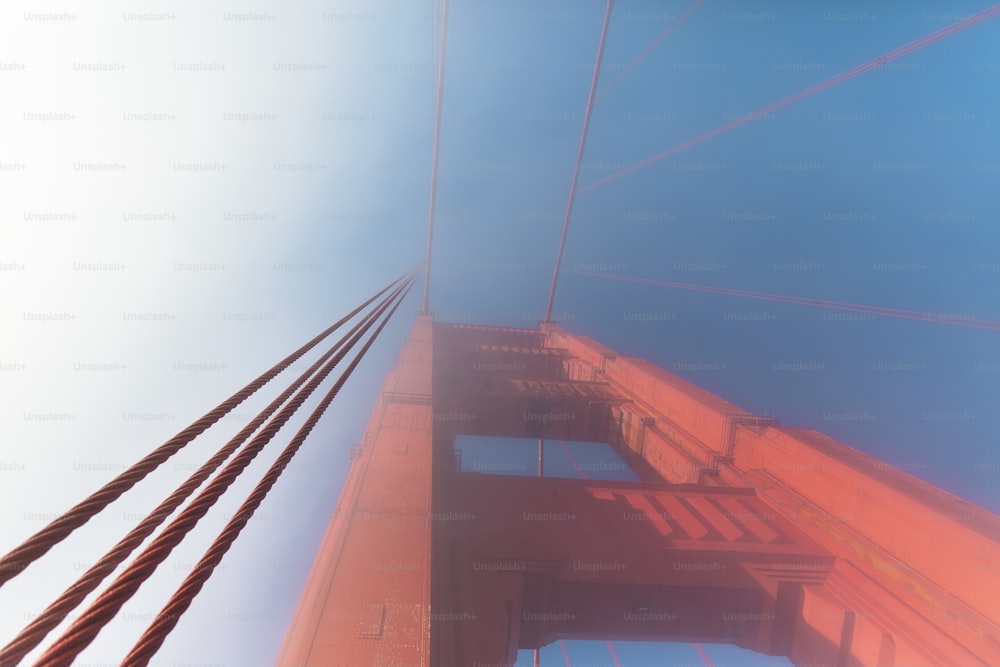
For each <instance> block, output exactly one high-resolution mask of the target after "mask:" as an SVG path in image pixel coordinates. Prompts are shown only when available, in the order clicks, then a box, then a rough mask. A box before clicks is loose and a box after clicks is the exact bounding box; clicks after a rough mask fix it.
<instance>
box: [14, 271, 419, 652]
mask: <svg viewBox="0 0 1000 667" xmlns="http://www.w3.org/2000/svg"><path fill="white" fill-rule="evenodd" d="M403 288H404V285H400V286H399V287H397V288H396V289H395V290H393V291H392V292H391V293H390V294H389V295H388V296H386V297H385V298H384V299H383V301H382V302H381V303H380V304H379V306H381V305H382V304H384V303H388V302H390V301H391V300H392V299H394V298H395V297H396V296H397V295H398V294H399V293H400V291H401V290H402V289H403ZM373 317H374V311H373V312H372V313H369V314H367V315H366V316H365V318H364V319H363V320H362V321H361V322H359V323H358V324H356V325H355V326H354V327H353V328H352V329H351V330H350V331H349V332H348V333H346V334H345V335H344V336H343V337H341V339H340V340H338V341H337V342H336V343H335V344H334V345H333V346H332V347H331V348H330V349H329V350H327V351H326V352H324V353H323V355H322V356H321V357H320V358H319V359H317V360H316V361H315V362H314V363H313V364H312V365H311V366H310V367H309V368H308V369H306V370H305V371H304V372H303V373H302V374H301V375H300V376H299V377H298V378H296V379H295V381H294V382H292V384H291V385H289V386H288V387H287V388H286V389H285V390H284V391H283V392H282V393H281V395H280V396H278V397H277V398H275V399H274V400H273V401H271V403H270V404H268V405H267V407H265V408H264V409H263V410H261V411H260V412H259V413H258V414H257V416H256V417H254V419H253V420H252V421H251V422H250V423H249V424H247V425H246V426H245V427H243V429H242V430H240V432H239V433H237V434H236V435H235V436H233V437H232V438H231V439H230V440H229V441H228V442H227V443H226V444H225V445H223V447H222V448H220V449H219V451H217V452H216V453H215V454H214V455H213V456H212V457H211V458H210V459H209V460H208V461H206V462H205V464H204V465H202V466H201V467H200V468H198V470H196V471H195V472H194V473H193V474H192V475H191V476H190V477H188V479H187V480H186V481H185V482H184V483H183V484H181V485H180V486H179V487H177V489H175V490H174V492H173V493H171V494H170V496H168V497H167V498H166V499H165V500H164V501H163V502H162V503H160V504H159V505H158V506H157V507H156V508H155V509H154V510H152V511H151V512H150V513H149V514H148V515H147V516H146V517H145V518H144V519H143V520H142V521H141V522H140V523H139V524H138V525H137V526H136V527H135V528H133V529H132V530H131V531H129V533H128V534H127V535H125V537H123V538H122V539H121V540H120V541H119V542H118V544H116V545H115V546H114V547H112V549H111V550H110V551H108V553H106V554H105V555H104V556H102V557H101V559H100V560H99V561H98V562H97V563H95V564H94V565H93V566H92V567H91V568H90V569H88V570H87V571H86V572H84V574H83V575H82V576H81V577H80V578H79V579H77V581H76V582H75V583H73V585H72V586H70V587H69V588H67V589H66V590H65V591H64V592H63V593H62V594H61V595H60V596H59V597H58V598H57V599H56V600H55V601H54V602H52V603H51V604H50V605H49V606H48V607H47V608H46V609H45V611H43V612H42V613H41V614H40V615H39V616H38V617H37V618H35V619H34V620H33V621H32V622H31V623H29V624H28V625H27V626H25V627H24V628H23V629H22V630H21V632H20V633H18V635H17V636H16V637H14V639H13V640H11V641H10V642H9V643H8V644H7V645H6V646H4V647H3V649H0V665H16V664H17V663H18V662H20V661H21V660H22V659H23V658H24V656H25V655H27V654H28V652H29V651H31V650H32V649H33V648H35V647H36V646H38V644H40V643H41V642H42V640H44V639H45V636H46V635H47V634H48V633H49V632H50V631H51V630H52V628H54V627H56V626H57V625H59V624H60V623H61V622H62V621H63V619H64V618H66V615H67V614H68V613H69V612H70V611H72V610H73V609H75V608H76V607H77V606H78V605H79V604H80V603H81V602H83V600H84V599H85V598H86V597H87V595H89V594H90V593H91V592H92V591H93V590H94V589H96V588H97V587H98V586H99V585H100V583H101V582H102V581H104V579H105V578H106V577H107V576H108V575H109V574H110V573H111V572H113V571H114V570H115V568H117V567H118V566H119V565H120V564H121V563H122V562H123V561H124V560H125V559H126V558H128V556H129V554H131V553H132V552H133V551H134V550H135V549H136V547H138V546H139V545H140V544H141V543H142V542H143V540H145V539H146V538H147V537H149V535H150V534H152V532H153V531H154V530H156V528H157V526H159V525H160V524H162V523H163V522H164V521H165V520H166V519H167V517H168V516H170V514H171V513H172V512H173V511H174V510H175V509H177V508H178V507H179V506H180V505H181V503H183V502H184V500H185V499H187V497H188V496H190V495H191V494H192V493H194V491H195V489H197V488H198V487H199V486H200V485H201V483H202V482H204V481H205V480H206V479H208V477H209V475H211V474H212V473H213V472H214V471H215V470H216V468H218V467H219V466H220V465H222V463H223V462H224V461H225V460H226V459H228V458H229V456H230V455H231V454H232V453H233V452H234V451H236V449H237V448H238V447H239V446H240V445H242V444H243V443H244V442H245V441H246V440H247V439H248V438H249V437H250V436H251V435H252V434H253V433H254V431H256V430H257V429H258V428H259V427H260V425H261V424H263V423H264V422H265V421H266V420H267V418H268V417H270V416H271V415H272V414H274V412H275V411H276V410H277V409H278V408H279V407H281V405H283V404H284V403H285V401H287V400H288V397H289V396H291V395H292V394H293V393H294V392H295V391H296V390H297V389H298V388H299V387H300V386H302V384H303V383H305V382H306V380H308V379H309V378H310V377H311V376H312V375H313V374H314V373H315V372H316V370H317V369H318V368H320V366H322V365H323V363H324V362H325V361H326V360H327V359H329V358H330V356H332V355H333V354H334V353H335V352H336V351H337V350H338V349H340V347H341V346H343V345H344V343H345V342H346V341H347V339H348V338H349V337H350V336H351V335H353V334H354V333H355V332H356V331H357V330H358V328H360V327H361V326H362V324H364V322H366V321H368V320H369V319H371V318H373Z"/></svg>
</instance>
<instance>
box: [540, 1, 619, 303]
mask: <svg viewBox="0 0 1000 667" xmlns="http://www.w3.org/2000/svg"><path fill="white" fill-rule="evenodd" d="M613 4H614V0H608V4H607V7H606V8H605V10H604V24H603V25H602V26H601V41H600V42H598V44H597V58H595V59H594V76H593V78H592V79H591V80H590V93H589V94H588V95H587V109H586V111H584V114H583V128H582V129H581V130H580V145H579V146H578V147H577V150H576V164H574V165H573V180H572V181H571V182H570V185H569V197H568V198H567V200H566V214H565V215H564V216H563V226H562V234H561V235H560V237H559V249H558V250H557V251H556V266H555V268H554V269H553V270H552V287H551V288H550V289H549V300H548V303H547V304H546V306H545V321H546V322H548V321H549V318H550V317H552V302H553V301H554V300H555V298H556V283H558V281H559V268H560V267H561V266H562V257H563V249H564V248H565V247H566V233H567V232H568V231H569V219H570V218H571V217H572V216H573V200H574V199H576V184H577V181H579V180H580V164H581V162H582V161H583V151H584V148H585V147H586V145H587V128H589V127H590V112H591V111H593V109H594V94H595V93H596V92H597V79H598V77H599V76H600V74H601V59H602V58H603V57H604V43H605V42H606V41H607V37H608V24H609V23H610V22H611V6H612V5H613Z"/></svg>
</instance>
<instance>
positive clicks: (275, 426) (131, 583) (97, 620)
mask: <svg viewBox="0 0 1000 667" xmlns="http://www.w3.org/2000/svg"><path fill="white" fill-rule="evenodd" d="M413 280H414V278H413V276H412V275H411V276H410V277H408V279H407V282H406V284H407V286H409V285H411V284H412V283H413ZM388 306H389V304H388V303H385V304H383V305H381V306H379V308H378V309H377V310H376V313H377V315H376V317H380V316H381V315H382V314H383V313H384V312H385V311H386V309H387V308H388ZM374 321H375V320H374V319H370V320H369V321H368V322H367V324H365V325H364V326H363V327H362V328H361V330H360V331H358V332H357V333H355V334H354V335H353V336H352V337H351V339H350V340H349V341H348V342H347V343H346V344H345V346H344V347H343V348H342V349H341V350H340V351H338V352H337V353H336V354H335V355H334V357H333V358H332V359H330V360H329V361H328V362H327V363H326V364H325V365H324V366H323V368H321V369H320V370H319V372H318V373H317V374H316V375H315V376H314V377H313V378H311V379H310V380H309V382H308V383H307V384H306V386H305V387H303V388H302V389H300V390H299V391H298V392H296V394H295V396H294V397H292V400H291V401H290V402H289V403H288V404H287V405H286V406H284V407H283V408H282V409H281V410H280V411H279V412H278V414H277V416H275V417H273V418H272V419H271V420H270V421H269V422H268V423H267V424H266V425H265V426H264V428H263V429H262V430H261V432H260V433H258V434H257V435H256V436H254V438H253V439H252V440H251V441H250V442H249V443H247V445H246V446H245V447H244V448H243V450H242V451H241V452H240V453H239V454H237V455H236V457H235V458H234V459H233V460H232V461H230V462H229V463H228V464H227V465H226V467H225V468H223V469H222V471H221V472H219V474H218V475H216V476H215V478H214V479H213V480H212V481H211V482H210V483H209V485H208V486H207V487H205V489H203V490H202V491H201V493H199V494H198V496H197V497H195V499H194V500H193V501H191V504H190V505H188V506H187V507H186V508H185V509H184V510H183V511H182V512H181V513H180V515H179V516H177V518H175V519H174V520H173V521H172V522H170V524H169V525H168V526H167V527H166V528H165V529H164V530H163V532H162V533H160V534H159V535H158V536H157V537H156V538H155V539H154V540H153V541H152V542H151V543H150V544H149V545H148V546H147V547H146V548H145V549H144V550H143V551H142V553H140V554H139V555H138V556H137V557H136V559H135V560H134V561H133V562H132V563H131V564H130V565H129V566H128V567H127V568H125V570H124V571H123V572H122V573H121V574H120V575H118V577H117V578H116V579H115V580H114V581H113V582H112V583H111V585H110V586H109V587H108V588H107V589H106V590H105V591H104V592H103V593H102V594H101V595H100V596H99V597H98V598H97V600H95V601H94V602H93V603H92V604H91V605H90V607H88V608H87V610H86V611H85V612H83V614H82V615H81V616H80V617H79V618H77V619H76V620H75V621H74V622H73V624H72V625H70V627H69V628H68V629H67V630H66V631H65V632H64V633H63V635H62V636H61V637H60V638H59V639H58V640H56V642H55V643H54V644H53V645H52V646H50V647H49V648H48V650H46V652H45V653H44V654H43V655H42V657H41V658H39V660H38V662H37V663H36V665H44V666H45V667H53V666H56V665H58V666H60V667H63V666H65V665H69V664H71V663H72V661H73V659H74V658H75V657H76V656H77V655H78V654H79V653H80V652H81V651H83V650H84V649H85V648H86V647H87V646H88V645H89V644H90V643H91V642H92V641H93V640H94V638H95V637H96V636H97V635H98V634H99V633H100V631H101V629H102V628H103V627H104V626H105V625H107V623H108V622H109V621H110V620H111V619H112V618H114V616H115V615H116V614H117V613H118V611H119V610H120V609H121V607H122V606H123V605H124V604H125V603H126V602H127V601H128V600H129V599H130V598H131V597H132V595H134V594H135V592H136V591H137V590H138V589H139V587H140V586H141V585H142V584H143V582H145V581H146V579H148V578H149V577H150V576H152V574H153V572H155V571H156V568H157V567H158V566H159V565H160V563H162V562H163V561H164V560H166V558H167V556H169V555H170V552H171V551H172V550H173V549H174V547H176V546H177V545H178V544H179V543H180V542H181V540H183V539H184V536H185V535H187V533H188V532H190V531H191V530H192V529H194V527H195V526H196V525H197V524H198V521H200V520H201V518H202V517H203V516H205V514H206V513H207V512H208V510H209V509H210V508H211V507H212V505H214V504H215V502H216V501H217V500H218V499H219V497H220V496H221V495H222V494H223V493H224V492H225V491H226V489H228V488H229V486H230V485H231V484H232V483H233V482H234V481H236V478H237V477H238V476H239V475H240V474H241V473H242V472H243V470H244V469H246V467H247V466H248V465H250V463H251V462H252V461H253V459H254V457H256V456H257V454H259V453H260V451H261V450H262V449H263V448H264V447H265V446H266V445H267V443H268V442H270V441H271V439H272V438H274V436H275V435H276V434H277V432H278V431H279V430H280V429H281V428H282V427H283V426H284V425H285V423H287V422H288V420H289V419H290V418H291V417H292V415H293V414H294V413H295V412H296V411H297V410H298V409H299V408H300V407H301V406H302V404H303V403H304V402H305V401H306V399H307V398H309V396H310V395H311V394H312V393H313V391H315V389H316V387H317V386H319V385H320V384H321V383H322V382H323V380H325V379H326V377H327V376H328V375H329V374H330V372H331V371H332V370H333V368H334V367H335V366H336V365H337V364H339V363H340V361H341V360H342V359H343V358H344V357H345V356H346V355H347V353H348V352H349V351H350V350H351V349H352V348H353V347H354V346H355V344H357V342H358V340H360V339H361V337H362V336H363V335H364V334H365V333H367V332H368V330H369V329H370V328H371V326H372V324H373V323H374Z"/></svg>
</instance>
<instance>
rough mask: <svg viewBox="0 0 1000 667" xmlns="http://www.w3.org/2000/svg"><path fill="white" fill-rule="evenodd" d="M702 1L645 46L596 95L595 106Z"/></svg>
mask: <svg viewBox="0 0 1000 667" xmlns="http://www.w3.org/2000/svg"><path fill="white" fill-rule="evenodd" d="M704 1H705V0H695V2H694V4H693V5H691V6H690V7H688V8H687V11H686V12H684V13H683V14H681V15H680V18H678V19H677V20H676V21H674V22H673V24H672V25H671V26H670V27H669V28H667V29H666V30H664V31H663V32H661V33H660V36H659V37H657V38H656V39H654V40H653V43H652V44H650V45H649V46H647V47H646V50H645V51H643V52H642V53H640V54H639V57H638V58H636V59H635V60H633V61H632V62H631V63H629V65H628V67H626V68H625V69H623V70H622V71H621V72H620V73H619V74H618V76H616V77H615V78H614V80H613V81H612V82H611V83H609V84H608V86H607V88H605V89H604V90H602V91H601V92H599V93H597V98H596V99H595V100H594V103H595V104H596V103H597V102H600V101H601V100H602V99H603V98H604V96H605V95H607V94H608V93H610V92H611V90H612V89H613V88H614V87H615V86H617V85H618V84H619V83H620V82H621V80H622V79H624V78H625V75H626V74H628V73H629V72H631V71H632V70H633V69H635V66H636V65H638V64H639V63H641V62H642V61H643V60H645V59H646V57H647V56H648V55H649V54H650V53H652V52H653V51H654V50H655V49H656V47H658V46H659V45H660V44H661V43H662V42H663V40H665V39H666V38H667V37H669V36H670V33H672V32H673V31H674V30H676V29H677V27H678V26H680V24H682V23H684V21H686V20H687V17H689V16H691V14H692V13H694V10H696V9H698V5H700V4H701V3H702V2H704Z"/></svg>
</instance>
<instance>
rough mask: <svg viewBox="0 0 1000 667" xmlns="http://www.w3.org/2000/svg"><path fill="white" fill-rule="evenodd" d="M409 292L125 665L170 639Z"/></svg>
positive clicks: (143, 661)
mask: <svg viewBox="0 0 1000 667" xmlns="http://www.w3.org/2000/svg"><path fill="white" fill-rule="evenodd" d="M407 293H409V286H407V288H406V292H404V293H403V295H402V296H401V297H400V298H399V300H398V301H397V302H396V304H395V305H394V306H393V307H392V310H390V311H389V313H388V314H387V315H386V316H385V318H384V319H383V320H382V322H381V323H380V324H379V326H378V327H377V328H376V329H375V331H374V332H373V333H372V334H371V336H370V337H369V338H368V341H367V342H366V343H365V344H364V346H363V347H362V348H361V350H359V351H358V353H357V354H356V355H355V357H354V360H353V361H351V363H350V365H349V366H348V367H347V368H346V369H344V372H343V373H342V374H341V375H340V378H339V379H338V380H337V381H336V383H334V385H333V386H332V387H331V388H330V390H329V391H328V392H327V393H326V395H325V396H324V397H323V400H322V401H320V403H319V405H317V406H316V409H315V410H313V412H312V414H310V415H309V417H308V419H306V421H305V423H304V424H303V425H302V427H301V428H299V430H298V431H297V432H296V433H295V435H294V437H292V440H291V442H289V443H288V446H287V447H285V449H284V451H282V452H281V454H280V455H279V456H278V458H277V459H276V460H275V462H274V464H273V465H272V466H271V467H270V468H269V469H268V471H267V473H265V475H264V476H263V478H261V480H260V482H259V483H258V484H257V486H256V487H255V488H254V490H253V491H252V492H251V493H250V495H249V496H247V499H246V500H245V501H244V502H243V504H242V505H240V508H239V509H238V510H236V514H235V515H234V516H233V518H232V519H231V520H230V521H229V523H228V524H226V527H225V528H223V529H222V532H221V533H219V535H218V537H216V539H215V541H214V542H212V545H211V546H210V547H209V548H208V550H207V551H206V552H205V555H204V556H202V558H201V560H200V561H198V564H197V565H196V566H195V568H194V569H193V570H192V571H191V573H190V574H189V575H188V576H187V577H186V578H185V579H184V581H183V582H182V583H181V585H180V586H179V587H178V589H177V591H176V592H175V593H174V595H173V596H172V597H171V598H170V600H169V601H168V602H167V604H166V605H165V606H164V607H163V609H162V610H160V613H159V614H157V616H156V619H155V620H154V621H153V623H152V624H150V626H149V627H148V628H147V629H146V631H145V632H144V633H143V634H142V637H140V638H139V641H138V642H136V645H135V646H134V647H133V648H132V650H131V651H130V652H129V654H128V656H126V658H125V661H124V664H127V665H130V666H131V665H136V666H137V667H143V666H145V665H147V664H148V663H149V660H150V659H151V658H152V657H153V655H155V654H156V652H157V650H159V648H160V646H162V645H163V642H164V641H165V640H166V638H167V635H169V634H170V632H171V631H172V630H173V629H174V627H175V626H176V625H177V622H178V621H179V620H180V617H181V615H183V614H184V612H185V611H187V609H188V607H190V606H191V603H192V602H193V601H194V598H195V597H196V596H197V595H198V593H199V592H200V591H201V588H202V586H204V585H205V582H206V581H208V579H209V577H211V576H212V573H213V572H214V571H215V568H216V567H217V566H218V565H219V563H220V562H222V558H223V557H224V556H225V554H226V552H227V551H228V550H229V548H230V547H231V546H232V544H233V542H235V541H236V538H237V537H239V534H240V531H242V530H243V528H244V527H245V526H246V524H247V522H248V521H249V520H250V517H252V516H253V513H254V512H255V511H256V510H257V508H258V507H259V506H260V503H261V502H263V500H264V498H265V497H266V496H267V494H268V492H270V490H271V488H272V487H273V486H274V483H275V482H276V481H277V480H278V477H280V476H281V473H282V472H284V470H285V467H286V466H287V465H288V464H289V463H290V462H291V460H292V457H294V456H295V454H296V453H297V452H298V450H299V448H300V447H301V446H302V443H303V442H304V441H305V439H306V438H307V437H308V436H309V433H311V432H312V429H313V427H315V426H316V423H317V422H318V421H319V420H320V418H321V417H322V416H323V413H324V412H326V409H327V408H328V407H329V406H330V403H332V402H333V399H334V398H335V397H336V396H337V394H338V393H339V392H340V390H341V389H342V388H343V386H344V383H346V382H347V380H348V378H350V376H351V373H353V372H354V369H355V368H357V366H358V364H359V363H360V362H361V359H362V358H363V357H364V356H365V354H366V353H367V352H368V350H369V349H370V348H371V346H372V344H373V343H374V342H375V339H376V338H378V336H379V334H380V333H382V329H384V328H385V325H386V324H388V323H389V320H390V319H392V316H393V315H394V314H395V312H396V309H397V308H399V305H400V304H401V303H402V302H403V300H404V299H406V295H407Z"/></svg>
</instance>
